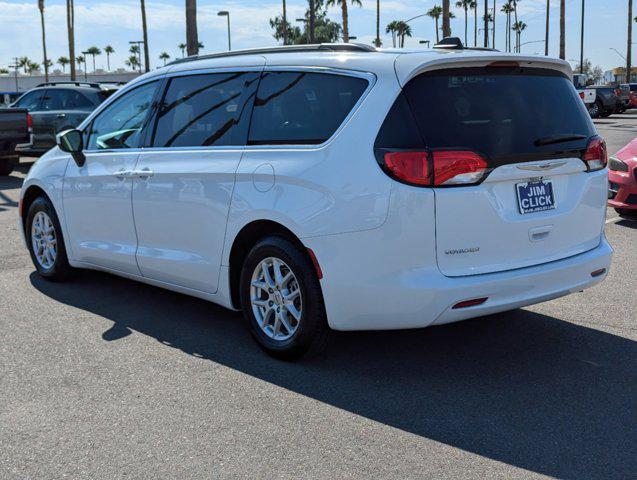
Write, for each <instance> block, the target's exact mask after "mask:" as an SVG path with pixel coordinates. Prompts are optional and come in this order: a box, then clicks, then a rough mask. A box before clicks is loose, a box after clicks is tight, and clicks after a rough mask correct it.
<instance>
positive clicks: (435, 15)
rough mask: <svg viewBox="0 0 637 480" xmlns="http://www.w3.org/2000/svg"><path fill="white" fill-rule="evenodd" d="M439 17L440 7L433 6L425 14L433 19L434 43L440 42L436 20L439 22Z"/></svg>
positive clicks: (440, 13)
mask: <svg viewBox="0 0 637 480" xmlns="http://www.w3.org/2000/svg"><path fill="white" fill-rule="evenodd" d="M441 15H442V7H441V6H440V5H434V6H433V7H432V8H430V9H429V11H428V12H427V16H428V17H431V18H433V19H434V21H435V22H436V43H438V42H439V41H440V28H439V27H438V20H440V16H441ZM394 43H395V42H394ZM394 46H396V45H394Z"/></svg>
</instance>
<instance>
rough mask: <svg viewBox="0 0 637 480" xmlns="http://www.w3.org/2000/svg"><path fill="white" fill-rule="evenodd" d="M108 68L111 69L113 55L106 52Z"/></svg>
mask: <svg viewBox="0 0 637 480" xmlns="http://www.w3.org/2000/svg"><path fill="white" fill-rule="evenodd" d="M106 70H108V71H109V72H110V71H111V55H110V53H108V52H107V53H106Z"/></svg>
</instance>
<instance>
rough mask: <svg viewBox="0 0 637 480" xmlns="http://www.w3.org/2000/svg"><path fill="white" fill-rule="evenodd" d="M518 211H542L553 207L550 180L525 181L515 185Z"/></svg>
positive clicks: (553, 200)
mask: <svg viewBox="0 0 637 480" xmlns="http://www.w3.org/2000/svg"><path fill="white" fill-rule="evenodd" d="M515 188H516V190H517V191H518V207H519V209H520V213H522V214H524V213H533V212H543V211H545V210H552V209H554V208H555V199H554V197H553V184H552V183H551V182H550V181H539V182H526V183H518V184H516V185H515Z"/></svg>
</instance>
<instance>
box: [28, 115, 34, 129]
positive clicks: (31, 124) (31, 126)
mask: <svg viewBox="0 0 637 480" xmlns="http://www.w3.org/2000/svg"><path fill="white" fill-rule="evenodd" d="M27 129H28V130H29V132H31V131H33V117H32V116H31V114H29V113H27Z"/></svg>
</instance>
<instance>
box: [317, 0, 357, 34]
mask: <svg viewBox="0 0 637 480" xmlns="http://www.w3.org/2000/svg"><path fill="white" fill-rule="evenodd" d="M347 1H348V0H327V2H326V5H327V6H328V7H333V6H335V5H340V7H341V16H342V18H343V42H345V43H349V12H348V11H347ZM349 1H350V3H351V4H352V5H356V6H357V7H362V6H363V4H362V3H361V0H349Z"/></svg>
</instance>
